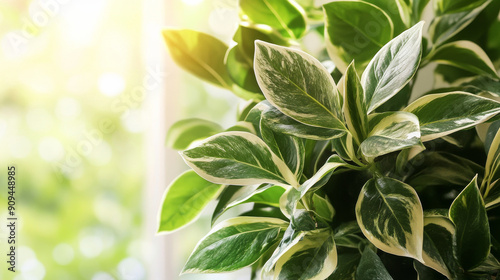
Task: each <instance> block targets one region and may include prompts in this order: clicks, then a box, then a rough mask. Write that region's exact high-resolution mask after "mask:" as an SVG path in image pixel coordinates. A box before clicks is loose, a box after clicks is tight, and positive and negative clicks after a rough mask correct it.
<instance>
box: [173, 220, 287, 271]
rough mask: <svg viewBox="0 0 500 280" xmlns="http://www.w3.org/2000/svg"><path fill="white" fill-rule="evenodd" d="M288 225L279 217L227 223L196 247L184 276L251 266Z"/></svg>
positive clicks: (217, 227) (208, 235) (213, 230)
mask: <svg viewBox="0 0 500 280" xmlns="http://www.w3.org/2000/svg"><path fill="white" fill-rule="evenodd" d="M286 226H287V223H286V222H285V221H283V220H280V219H276V218H263V217H238V218H232V219H228V220H225V221H224V222H221V223H220V224H218V225H217V226H215V227H214V228H213V229H212V230H211V231H210V232H209V233H208V234H207V235H206V236H205V237H204V238H203V239H202V240H201V241H200V242H199V243H198V244H197V245H196V248H195V249H194V251H193V253H192V254H191V256H190V257H189V259H188V261H187V263H186V265H185V266H184V269H183V271H182V273H217V272H226V271H234V270H238V269H240V268H243V267H245V266H249V265H251V264H253V263H254V262H256V261H257V260H258V259H259V258H260V257H261V256H262V255H263V254H264V253H265V252H266V251H267V250H268V249H269V248H271V247H272V246H273V245H274V244H275V242H277V241H278V238H279V237H280V233H281V232H282V231H283V230H284V229H285V228H286Z"/></svg>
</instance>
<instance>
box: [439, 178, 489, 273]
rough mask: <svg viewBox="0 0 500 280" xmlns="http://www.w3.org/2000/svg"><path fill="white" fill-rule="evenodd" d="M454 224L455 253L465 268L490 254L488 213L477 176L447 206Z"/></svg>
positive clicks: (468, 268)
mask: <svg viewBox="0 0 500 280" xmlns="http://www.w3.org/2000/svg"><path fill="white" fill-rule="evenodd" d="M449 216H450V219H451V220H452V222H453V223H454V224H455V230H456V233H455V242H456V244H457V245H456V251H455V254H456V256H457V258H458V261H459V263H460V265H461V266H462V267H463V268H464V269H465V270H470V269H473V268H475V267H477V266H479V265H480V264H481V263H482V262H483V261H484V260H485V259H486V257H487V256H488V254H489V253H490V246H491V239H490V226H489V223H488V216H487V214H486V208H485V206H484V201H483V198H482V197H481V194H480V193H479V189H478V186H477V177H476V178H474V179H473V180H472V181H471V182H470V184H469V185H467V187H465V188H464V190H463V191H462V192H461V193H460V194H459V195H458V196H457V197H456V198H455V200H454V201H453V203H452V204H451V207H450V212H449Z"/></svg>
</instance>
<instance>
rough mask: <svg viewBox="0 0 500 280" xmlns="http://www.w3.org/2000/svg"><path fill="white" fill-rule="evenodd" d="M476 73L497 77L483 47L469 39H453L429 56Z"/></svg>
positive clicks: (441, 62) (438, 61)
mask: <svg viewBox="0 0 500 280" xmlns="http://www.w3.org/2000/svg"><path fill="white" fill-rule="evenodd" d="M429 59H430V60H432V61H435V62H437V63H440V64H446V65H451V66H455V67H458V68H461V69H464V70H466V71H470V72H472V73H475V74H478V75H486V76H489V77H492V78H499V77H498V74H497V72H496V70H495V66H494V65H493V63H492V62H491V60H490V58H489V57H488V55H487V54H486V53H485V52H484V51H483V49H482V48H481V47H480V46H478V45H476V44H475V43H473V42H471V41H454V42H451V43H448V44H445V45H442V46H441V47H439V48H437V49H436V51H435V52H433V53H432V54H431V57H430V58H429Z"/></svg>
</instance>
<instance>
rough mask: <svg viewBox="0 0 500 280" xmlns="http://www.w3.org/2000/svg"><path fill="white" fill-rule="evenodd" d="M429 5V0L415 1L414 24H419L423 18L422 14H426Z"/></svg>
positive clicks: (413, 6)
mask: <svg viewBox="0 0 500 280" xmlns="http://www.w3.org/2000/svg"><path fill="white" fill-rule="evenodd" d="M428 3H429V0H413V5H412V8H413V9H412V16H413V21H414V22H418V21H419V20H420V19H421V18H422V13H423V12H424V9H425V6H427V4H428Z"/></svg>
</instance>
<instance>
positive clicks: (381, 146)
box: [360, 112, 420, 158]
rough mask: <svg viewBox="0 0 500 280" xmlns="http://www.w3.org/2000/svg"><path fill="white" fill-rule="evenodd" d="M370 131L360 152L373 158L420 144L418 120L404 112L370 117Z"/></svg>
mask: <svg viewBox="0 0 500 280" xmlns="http://www.w3.org/2000/svg"><path fill="white" fill-rule="evenodd" d="M370 127H371V131H370V133H369V134H368V138H366V140H365V141H363V143H361V146H360V147H361V151H362V152H363V155H365V157H369V158H373V157H377V156H381V155H384V154H388V153H391V152H394V151H398V150H402V149H404V148H408V147H411V146H414V145H417V144H419V143H420V128H419V123H418V118H417V117H416V116H415V115H413V114H411V113H406V112H391V113H381V114H377V115H372V116H370Z"/></svg>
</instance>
